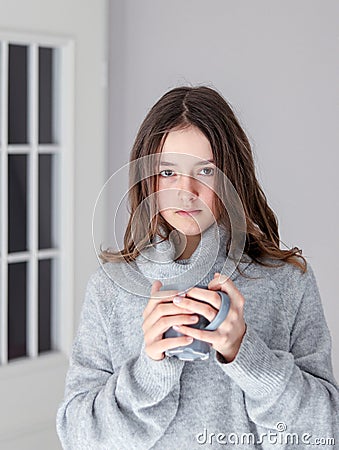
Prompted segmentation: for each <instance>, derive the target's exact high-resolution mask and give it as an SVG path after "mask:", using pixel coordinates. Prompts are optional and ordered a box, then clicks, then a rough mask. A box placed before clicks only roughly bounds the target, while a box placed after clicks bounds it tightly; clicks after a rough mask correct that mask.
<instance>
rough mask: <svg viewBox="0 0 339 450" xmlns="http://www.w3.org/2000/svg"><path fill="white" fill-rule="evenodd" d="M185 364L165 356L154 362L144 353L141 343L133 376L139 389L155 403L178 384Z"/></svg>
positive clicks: (143, 345) (143, 346)
mask: <svg viewBox="0 0 339 450" xmlns="http://www.w3.org/2000/svg"><path fill="white" fill-rule="evenodd" d="M184 364H185V362H184V361H181V360H179V359H178V358H176V357H168V356H165V358H164V359H161V360H160V361H156V360H154V359H152V358H150V357H149V356H148V355H147V353H146V352H145V343H144V342H143V344H142V347H141V351H140V355H139V358H138V359H137V360H136V362H135V365H134V376H135V379H136V381H137V383H138V384H139V386H140V388H141V389H142V390H143V391H144V392H145V393H146V394H147V395H149V396H150V397H151V398H152V399H154V400H155V401H160V400H162V399H163V398H165V397H166V395H167V394H168V393H169V392H170V391H171V389H172V388H173V386H175V385H176V384H178V383H179V380H180V376H181V372H182V369H183V367H184Z"/></svg>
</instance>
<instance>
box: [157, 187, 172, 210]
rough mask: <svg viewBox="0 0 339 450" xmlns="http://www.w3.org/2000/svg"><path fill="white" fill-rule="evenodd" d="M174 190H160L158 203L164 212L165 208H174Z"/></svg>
mask: <svg viewBox="0 0 339 450" xmlns="http://www.w3.org/2000/svg"><path fill="white" fill-rule="evenodd" d="M173 195H174V194H173V190H172V191H171V190H170V189H164V190H161V189H160V190H159V191H158V192H157V197H156V198H157V202H158V208H159V210H160V211H161V210H163V209H164V208H169V207H170V206H174V198H173Z"/></svg>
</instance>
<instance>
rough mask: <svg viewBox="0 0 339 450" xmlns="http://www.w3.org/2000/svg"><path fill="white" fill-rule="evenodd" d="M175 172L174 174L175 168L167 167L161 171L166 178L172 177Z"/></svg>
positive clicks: (161, 174)
mask: <svg viewBox="0 0 339 450" xmlns="http://www.w3.org/2000/svg"><path fill="white" fill-rule="evenodd" d="M173 174H174V172H173V170H170V169H165V170H162V171H161V172H160V176H162V177H164V178H169V177H172V176H173Z"/></svg>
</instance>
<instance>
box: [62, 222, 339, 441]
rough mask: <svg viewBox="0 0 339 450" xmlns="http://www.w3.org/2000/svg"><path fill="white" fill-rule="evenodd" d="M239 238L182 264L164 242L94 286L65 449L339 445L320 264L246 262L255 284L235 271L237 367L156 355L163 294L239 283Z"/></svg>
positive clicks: (76, 353)
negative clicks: (155, 323) (239, 302)
mask: <svg viewBox="0 0 339 450" xmlns="http://www.w3.org/2000/svg"><path fill="white" fill-rule="evenodd" d="M216 228H217V232H218V233H219V234H218V233H217V235H216ZM227 237H228V236H227V233H226V232H225V231H224V230H223V229H222V228H221V227H215V226H212V227H210V228H209V229H208V230H206V231H205V232H204V233H203V235H202V239H201V241H200V244H199V246H198V248H197V249H196V250H195V252H194V253H193V255H192V256H191V258H190V259H188V260H182V261H174V260H173V255H174V249H175V246H174V241H173V240H172V239H171V240H170V241H167V242H160V243H159V241H160V240H159V239H158V240H156V241H155V242H157V245H154V246H153V247H152V248H150V249H148V250H145V251H143V252H142V254H141V255H140V256H139V257H138V258H137V260H136V261H135V262H134V263H132V264H131V265H127V264H122V263H106V264H105V265H104V266H103V267H99V268H98V270H97V271H96V272H95V273H94V274H93V275H92V276H91V278H90V280H89V282H88V285H87V290H86V295H85V301H84V304H83V310H82V314H81V319H80V325H79V328H78V332H77V335H76V337H75V340H74V344H73V349H72V355H71V359H70V367H69V370H68V374H67V378H66V390H65V397H64V400H63V402H62V403H61V404H60V407H59V410H58V414H57V431H58V435H59V438H60V440H61V443H62V446H63V448H64V449H77V450H85V449H91V450H109V449H117V450H124V449H138V450H142V449H151V448H152V449H161V450H167V449H172V448H176V449H180V450H181V449H182V450H184V449H185V450H187V449H190V450H191V449H201V448H223V446H225V445H226V446H227V447H229V446H230V445H231V446H233V447H236V448H242V449H253V448H257V449H259V448H262V449H269V448H270V449H289V448H291V449H295V448H300V449H302V448H309V445H311V444H317V443H318V442H320V443H322V445H317V448H331V449H333V448H335V445H334V443H333V442H334V440H335V442H336V445H339V436H338V429H339V426H338V415H339V394H338V387H337V385H336V382H335V379H334V376H333V373H332V366H331V339H330V334H329V330H328V327H327V325H326V321H325V318H324V313H323V309H322V305H321V300H320V296H319V290H318V287H317V283H316V280H315V277H314V273H313V271H312V268H311V266H310V265H309V263H308V270H307V272H306V273H305V274H303V273H302V271H301V270H300V269H298V268H296V267H295V266H293V265H291V264H287V263H285V264H284V265H283V267H273V268H268V267H262V266H260V265H259V264H257V263H254V262H253V261H251V260H250V258H249V257H244V258H243V260H242V261H241V262H240V263H239V267H240V269H241V270H242V271H243V273H244V274H245V275H246V277H244V276H243V275H240V274H239V272H238V271H237V270H234V271H233V273H232V275H231V279H232V280H233V281H234V283H235V285H236V286H237V288H238V289H239V290H240V292H241V293H242V295H243V296H244V298H245V308H244V316H245V321H246V324H247V330H246V333H245V335H244V338H243V341H242V344H241V346H240V350H239V352H238V354H237V356H236V358H235V359H234V360H233V362H231V363H226V361H224V360H223V358H222V357H221V355H219V354H218V353H216V352H215V351H214V350H213V349H211V353H210V357H209V359H207V360H205V361H195V362H189V361H186V362H184V361H181V360H178V359H177V358H175V357H171V358H168V357H165V358H164V359H163V360H161V361H154V360H152V359H151V358H149V357H148V355H147V354H146V353H145V350H144V341H143V332H142V322H143V317H142V313H143V310H144V308H145V307H146V304H147V302H148V300H149V294H150V287H151V283H152V282H153V281H154V280H155V279H159V280H160V281H162V283H163V285H164V287H166V285H169V284H171V285H173V284H176V285H177V286H179V287H178V289H182V288H184V286H185V287H186V288H189V287H192V286H193V285H195V284H198V283H200V284H205V285H206V286H207V284H208V283H209V281H210V280H211V279H212V278H213V276H214V273H215V272H222V273H227V274H229V273H230V272H231V271H232V270H231V264H230V263H229V262H228V263H227V264H226V265H225V261H226V258H225V255H226V252H225V242H226V240H227ZM154 260H156V261H157V262H156V263H155V262H154ZM270 262H271V263H272V262H273V261H270ZM248 277H250V278H248Z"/></svg>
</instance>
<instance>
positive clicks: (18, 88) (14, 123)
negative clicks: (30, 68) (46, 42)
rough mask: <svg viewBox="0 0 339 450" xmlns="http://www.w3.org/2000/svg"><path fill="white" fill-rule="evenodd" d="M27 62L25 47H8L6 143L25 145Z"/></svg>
mask: <svg viewBox="0 0 339 450" xmlns="http://www.w3.org/2000/svg"><path fill="white" fill-rule="evenodd" d="M27 60H28V51H27V46H25V45H9V67H8V142H9V144H27V142H28V141H27V114H28V112H27V106H28V101H27Z"/></svg>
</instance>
